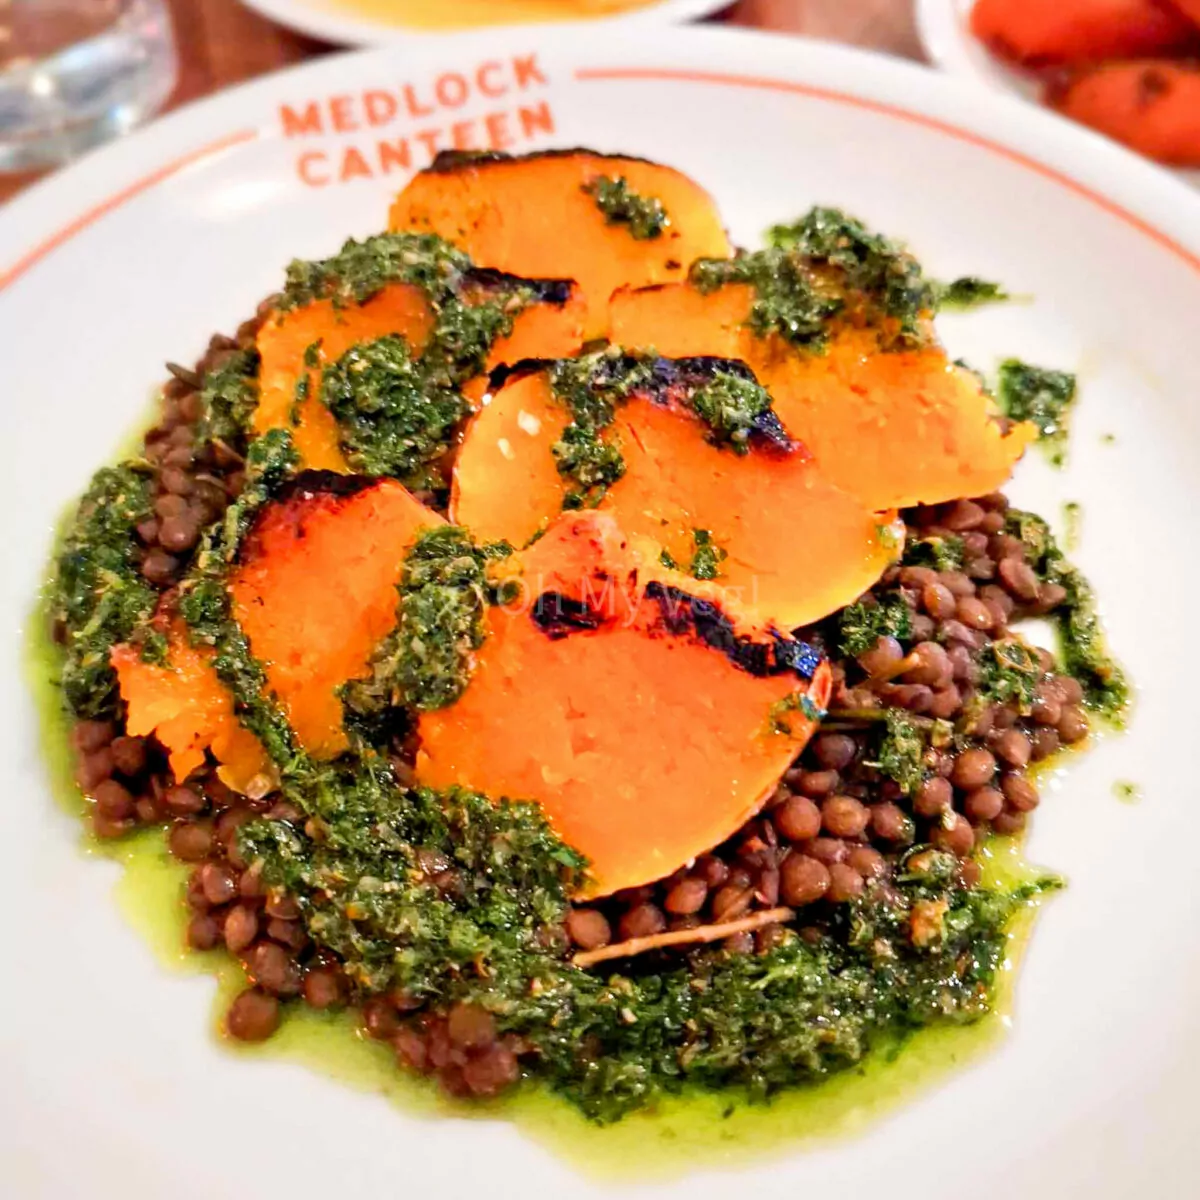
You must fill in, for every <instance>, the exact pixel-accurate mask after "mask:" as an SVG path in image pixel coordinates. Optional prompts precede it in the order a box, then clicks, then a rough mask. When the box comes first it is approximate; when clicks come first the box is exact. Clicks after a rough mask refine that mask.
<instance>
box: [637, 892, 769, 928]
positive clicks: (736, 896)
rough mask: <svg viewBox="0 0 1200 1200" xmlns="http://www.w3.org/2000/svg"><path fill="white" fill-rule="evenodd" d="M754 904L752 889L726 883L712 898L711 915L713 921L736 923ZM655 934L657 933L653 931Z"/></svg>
mask: <svg viewBox="0 0 1200 1200" xmlns="http://www.w3.org/2000/svg"><path fill="white" fill-rule="evenodd" d="M753 903H754V889H753V888H752V887H749V886H746V885H739V884H736V883H727V884H726V885H725V886H724V887H723V888H720V889H719V890H718V891H717V893H716V895H714V896H713V898H712V915H713V920H715V921H736V920H737V919H738V917H742V916H745V914H746V913H747V911H748V910H749V908H750V905H751V904H753ZM655 932H656V933H657V932H658V931H657V930H655Z"/></svg>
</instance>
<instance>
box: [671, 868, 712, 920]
mask: <svg viewBox="0 0 1200 1200" xmlns="http://www.w3.org/2000/svg"><path fill="white" fill-rule="evenodd" d="M707 899H708V884H707V883H705V882H704V880H703V879H699V878H697V877H696V876H695V875H689V876H687V877H686V878H684V879H681V880H680V881H679V882H678V883H677V884H675V886H674V887H672V888H671V890H670V891H669V892H668V893H667V895H666V899H665V900H664V901H663V908H665V909H666V910H667V912H669V913H673V914H674V915H676V916H689V915H690V914H691V913H696V912H699V911H700V910H701V909H702V908H703V907H704V901H705V900H707Z"/></svg>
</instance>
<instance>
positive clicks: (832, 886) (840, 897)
mask: <svg viewBox="0 0 1200 1200" xmlns="http://www.w3.org/2000/svg"><path fill="white" fill-rule="evenodd" d="M863 887H864V885H863V877H862V876H861V875H860V874H859V873H858V872H857V871H856V870H855V869H854V868H853V867H852V866H850V864H849V863H834V864H833V865H832V866H831V867H830V868H829V890H828V892H826V893H825V894H826V896H827V897H828V899H830V900H833V901H834V902H835V903H841V902H842V901H845V900H853V899H855V897H857V896H861V895H862V894H863Z"/></svg>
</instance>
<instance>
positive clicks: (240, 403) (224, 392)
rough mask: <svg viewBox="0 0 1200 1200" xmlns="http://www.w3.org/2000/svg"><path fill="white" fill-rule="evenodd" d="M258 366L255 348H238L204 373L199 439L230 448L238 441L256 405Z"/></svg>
mask: <svg viewBox="0 0 1200 1200" xmlns="http://www.w3.org/2000/svg"><path fill="white" fill-rule="evenodd" d="M258 368H259V359H258V352H257V351H256V350H237V351H235V352H234V353H233V354H232V355H231V356H230V357H229V358H228V359H227V360H226V361H225V362H224V363H222V365H221V366H219V367H217V368H216V369H214V370H212V371H210V372H209V373H208V374H207V375H206V376H205V378H204V382H203V387H202V388H201V391H200V404H201V416H200V420H199V422H198V423H197V439H198V440H199V441H201V442H204V441H214V442H220V443H222V444H223V445H225V446H227V447H231V448H232V447H237V446H240V445H241V443H242V442H243V440H244V438H245V436H246V433H247V431H248V430H249V428H250V422H251V418H252V417H253V415H254V410H255V408H257V407H258Z"/></svg>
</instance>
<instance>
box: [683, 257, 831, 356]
mask: <svg viewBox="0 0 1200 1200" xmlns="http://www.w3.org/2000/svg"><path fill="white" fill-rule="evenodd" d="M689 279H690V280H691V282H692V284H693V285H694V286H695V287H696V288H697V289H698V290H699V291H700V292H703V293H705V294H707V293H709V292H715V291H716V290H717V289H718V288H722V287H725V286H726V285H727V284H731V283H748V284H750V285H751V286H752V287H753V289H754V302H753V304H752V305H751V306H750V315H749V318H748V321H747V324H748V325H749V327H750V329H751V330H753V332H754V333H755V334H757V336H759V337H768V336H769V335H771V334H777V335H778V336H779V337H781V338H783V340H784V341H786V342H789V343H790V344H791V345H793V346H798V347H800V348H801V349H803V350H809V351H813V352H820V351H822V350H824V349H825V348H826V346H827V345H828V344H829V337H830V332H831V327H832V322H833V319H834V317H836V316H837V315H838V313H840V312H841V311H842V309H843V307H844V305H843V302H842V301H841V300H840V299H839V298H838V297H837V296H835V295H831V294H827V293H826V292H824V291H823V290H822V288H821V284H820V281H819V280H818V279H817V278H816V276H815V274H814V272H813V270H812V268H811V267H810V266H809V265H808V264H807V263H805V262H804V261H803V260H801V259H800V258H799V257H798V256H797V255H795V254H792V253H790V252H788V251H785V250H780V249H768V250H759V251H756V252H754V253H752V254H739V255H738V256H737V257H736V258H702V259H698V260H697V261H696V262H694V263H693V264H692V266H691V270H690V272H689Z"/></svg>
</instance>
